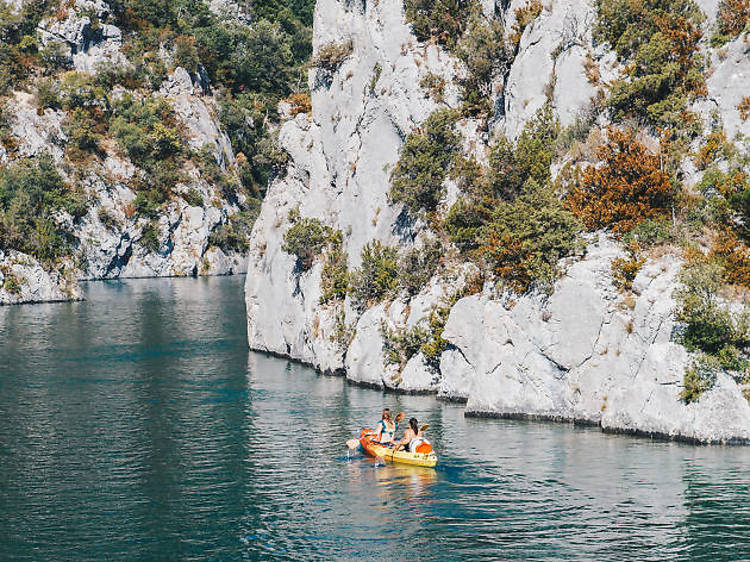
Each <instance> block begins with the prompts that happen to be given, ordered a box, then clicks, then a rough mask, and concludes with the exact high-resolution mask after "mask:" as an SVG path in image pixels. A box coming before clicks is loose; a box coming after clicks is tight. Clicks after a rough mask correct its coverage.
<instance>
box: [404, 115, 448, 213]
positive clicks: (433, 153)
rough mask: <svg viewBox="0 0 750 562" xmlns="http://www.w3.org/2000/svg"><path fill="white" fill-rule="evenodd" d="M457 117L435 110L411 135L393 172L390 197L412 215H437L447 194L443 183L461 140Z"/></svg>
mask: <svg viewBox="0 0 750 562" xmlns="http://www.w3.org/2000/svg"><path fill="white" fill-rule="evenodd" d="M455 122H456V115H455V113H454V112H453V111H451V110H448V109H443V110H438V111H435V112H434V113H433V114H432V115H430V116H429V117H428V118H427V120H426V121H425V122H424V124H423V125H422V126H421V127H419V128H417V129H416V130H415V131H413V132H412V133H410V134H409V136H408V137H407V139H406V143H405V144H404V146H403V147H402V148H401V155H400V157H399V160H398V162H397V163H396V167H395V168H394V169H393V172H392V173H391V182H392V183H391V190H390V197H391V200H392V201H393V202H394V203H403V204H404V206H405V207H406V209H408V210H409V212H411V213H414V214H418V213H420V212H424V211H426V212H427V213H431V212H434V211H435V210H436V209H437V206H438V203H439V202H440V199H441V198H442V197H443V194H444V191H445V190H444V187H443V182H444V181H445V178H446V177H447V175H448V173H449V170H450V166H451V162H452V161H453V158H454V156H455V155H456V154H457V153H458V152H459V151H460V149H461V138H460V137H459V136H458V135H457V134H456V133H455V132H453V125H454V124H455Z"/></svg>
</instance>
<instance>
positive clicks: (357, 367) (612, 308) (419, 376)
mask: <svg viewBox="0 0 750 562" xmlns="http://www.w3.org/2000/svg"><path fill="white" fill-rule="evenodd" d="M524 4H525V2H523V1H521V0H518V1H517V2H516V1H514V2H510V3H504V4H503V3H499V2H494V1H492V0H488V1H483V2H482V7H483V10H484V12H485V14H486V15H488V16H492V17H498V18H501V19H502V21H503V22H504V25H505V26H506V31H509V30H510V29H511V26H512V25H513V23H514V21H513V20H514V16H513V14H514V12H515V9H516V8H518V7H521V6H522V5H524ZM704 4H706V2H704ZM593 22H594V9H593V4H592V3H590V2H587V1H585V0H584V1H578V0H555V1H553V2H552V3H548V4H545V5H544V8H543V10H542V13H541V14H540V15H539V17H538V18H537V19H536V20H535V21H533V22H532V23H531V24H530V25H529V26H528V27H526V29H525V31H524V33H523V34H522V36H521V38H520V42H519V44H518V49H517V52H516V53H515V55H514V58H513V61H512V64H511V66H510V68H509V69H508V72H507V73H506V74H505V75H504V76H503V77H502V78H501V79H500V82H499V83H498V84H497V85H496V86H497V87H496V88H495V92H494V93H493V96H494V97H495V98H496V103H495V116H494V120H492V122H491V123H490V130H489V131H486V130H483V128H482V125H481V123H478V122H475V121H472V120H470V119H469V120H466V119H465V120H463V121H461V122H460V123H459V124H458V129H459V130H460V131H461V133H462V134H463V136H464V140H465V151H466V152H467V153H472V154H474V155H475V156H476V157H477V158H478V160H479V161H485V160H486V155H487V145H488V142H489V138H490V136H491V135H493V134H505V135H506V136H508V137H509V138H515V137H517V135H518V134H519V133H520V132H521V130H522V129H523V127H524V125H525V123H526V122H527V121H528V120H529V118H530V117H531V116H533V115H534V114H535V112H536V111H537V110H538V109H539V108H540V107H541V106H542V105H543V104H544V103H545V102H550V103H551V106H552V107H553V110H554V112H555V114H556V115H557V116H558V118H559V119H560V121H561V123H562V124H563V125H568V124H571V123H573V122H574V121H575V119H576V118H577V117H578V116H579V115H580V114H581V113H582V112H585V111H586V109H587V106H588V105H589V102H590V98H591V97H593V96H596V95H597V88H598V87H600V84H602V83H604V82H606V81H608V80H611V79H612V78H614V77H616V76H617V75H618V72H619V71H620V69H619V68H618V65H617V63H616V60H615V57H614V55H613V53H612V51H611V50H609V49H608V48H607V46H606V45H593V44H592V40H591V30H592V27H593ZM348 44H350V45H351V53H350V54H349V55H348V56H346V57H345V58H343V60H342V61H339V62H340V64H338V65H336V66H335V68H333V69H332V68H327V69H323V68H318V69H313V70H312V71H311V73H310V89H311V92H312V107H313V110H312V114H311V115H306V114H298V115H296V116H295V117H293V118H292V117H290V118H289V120H288V121H287V122H286V123H285V124H284V125H283V127H282V129H281V135H280V137H281V142H282V144H283V146H284V148H285V149H286V150H287V151H288V153H289V155H290V165H289V168H288V170H287V174H286V176H285V177H283V178H278V179H277V180H276V181H275V182H274V183H273V184H272V185H271V186H270V189H269V192H268V195H267V197H266V199H265V201H264V203H263V207H262V210H261V214H260V217H259V219H258V220H257V222H256V224H255V227H254V230H253V234H252V239H251V249H250V259H249V263H248V276H247V281H246V302H247V312H248V338H249V343H250V346H251V348H253V349H257V350H262V351H268V352H271V353H274V354H279V355H282V356H286V357H290V358H293V359H296V360H299V361H302V362H305V363H308V364H310V365H313V366H314V367H316V368H318V369H319V370H321V371H322V372H326V373H338V374H343V375H345V376H346V377H347V378H348V379H349V380H351V381H352V382H355V383H358V384H365V385H370V386H376V387H379V388H389V389H393V390H396V391H400V392H430V393H434V394H436V395H437V396H438V397H440V398H444V399H449V400H457V401H462V402H465V403H466V412H467V414H469V415H478V416H513V417H533V418H544V419H555V420H566V421H576V422H580V423H590V424H597V425H599V426H601V427H602V428H603V429H604V430H606V431H622V432H631V433H640V434H646V435H652V436H659V437H664V438H671V439H683V440H689V441H695V442H745V441H750V406H749V405H748V403H747V401H746V400H745V398H744V397H743V395H742V392H741V390H740V388H739V386H738V384H737V383H736V382H735V381H734V380H733V379H732V378H731V377H728V376H725V375H721V376H720V377H719V379H718V381H717V384H716V385H715V387H714V388H713V389H712V390H711V391H709V392H707V393H706V394H705V395H704V396H702V397H701V399H700V400H698V401H697V402H695V403H692V404H690V405H686V404H685V403H684V402H682V401H681V400H680V398H679V395H680V392H681V391H682V388H683V374H684V371H685V367H686V366H687V364H688V363H689V361H691V357H690V355H689V354H688V352H687V351H686V350H685V349H684V348H683V347H682V346H680V345H679V344H678V343H676V338H675V333H676V332H677V331H678V330H679V326H677V325H676V324H675V320H674V302H673V300H672V293H673V290H674V289H675V287H676V284H677V274H678V272H679V270H680V268H681V262H680V260H679V259H678V258H676V257H675V256H670V255H665V256H661V257H654V258H652V259H651V260H650V261H649V262H648V263H647V264H646V265H645V266H644V267H643V269H642V270H641V272H640V273H639V275H638V277H637V278H636V280H635V282H634V285H633V293H632V294H629V295H625V294H623V293H620V292H618V291H617V290H616V289H615V288H614V285H613V283H612V278H611V262H612V260H613V259H614V258H616V257H619V256H621V255H623V251H622V249H621V247H620V246H619V245H618V244H617V243H615V242H614V241H612V240H611V239H609V238H607V237H606V236H604V235H602V236H600V237H597V238H596V239H593V240H591V241H590V244H589V247H588V251H587V254H586V256H585V257H584V258H582V259H579V260H578V261H571V262H570V263H565V264H562V265H563V266H564V267H565V268H566V274H565V275H564V276H563V277H562V278H561V279H560V280H559V281H558V283H557V284H556V286H555V289H554V291H553V292H552V294H551V295H549V296H547V295H540V294H532V295H525V296H521V297H518V296H513V295H510V294H498V293H497V292H496V291H497V289H496V288H495V287H494V286H493V285H492V284H491V283H488V284H486V285H485V287H484V288H483V289H482V290H481V291H480V292H478V293H477V294H473V295H471V296H466V297H464V298H461V299H460V300H458V301H457V302H456V304H454V305H453V307H452V309H451V312H450V315H449V318H448V321H447V324H446V325H445V329H444V331H443V334H442V337H443V339H444V340H447V346H446V347H445V350H444V351H443V352H442V354H441V355H440V357H439V368H436V367H435V365H434V361H431V362H428V361H427V358H426V357H425V356H424V354H423V353H421V352H419V353H417V354H416V355H413V356H412V357H411V358H409V359H408V361H406V362H405V364H401V365H397V364H392V363H391V362H390V361H389V360H387V358H386V347H387V346H386V341H385V336H384V333H385V332H387V331H398V330H409V329H411V328H413V327H414V326H416V325H420V324H421V325H423V326H425V325H426V321H427V318H428V317H429V315H430V313H431V312H432V311H434V310H436V309H437V308H438V307H441V306H445V303H449V302H453V300H455V299H453V298H452V297H454V296H455V295H457V294H458V293H459V292H461V291H462V290H463V289H464V287H465V286H466V279H467V278H468V276H469V275H470V273H471V271H470V267H471V266H468V265H465V264H464V265H461V264H454V265H453V266H451V267H449V268H447V270H444V271H442V272H441V274H440V275H439V276H438V277H436V278H434V279H433V280H432V281H431V282H430V283H429V284H428V285H427V287H425V288H424V289H423V290H422V291H421V292H420V293H419V294H418V295H415V296H413V297H408V296H406V295H403V294H402V295H400V296H399V297H397V298H395V299H389V300H388V301H387V302H382V303H380V304H377V305H374V306H372V307H370V308H369V309H367V310H364V311H359V310H357V309H356V308H355V307H354V306H353V304H354V303H352V302H351V300H350V298H349V297H347V299H346V300H345V301H343V302H340V303H337V304H326V305H321V294H322V290H321V271H322V267H323V266H322V263H321V262H320V260H316V261H315V262H314V264H313V266H312V268H310V269H309V271H302V270H301V269H300V268H299V267H298V264H297V262H296V259H295V257H294V256H292V255H289V254H287V253H285V252H284V251H283V250H282V245H283V237H284V233H285V232H286V230H287V229H288V228H289V227H290V226H291V225H292V224H293V222H294V220H296V217H298V216H301V217H316V218H318V219H320V220H321V221H322V222H324V223H325V224H326V225H328V226H330V227H332V228H333V229H335V230H340V231H341V233H342V237H343V247H344V250H345V251H346V254H347V260H348V265H349V267H350V269H351V268H354V267H357V266H358V265H359V263H360V253H361V250H362V248H363V246H364V245H365V244H366V243H367V242H369V241H371V240H380V241H382V242H383V243H385V244H389V245H395V246H397V247H399V248H404V249H406V248H409V247H411V246H412V245H414V244H417V245H418V244H421V243H422V241H423V238H424V236H425V234H426V233H425V225H423V224H422V223H421V222H420V221H416V222H411V221H409V220H408V219H407V217H406V215H405V214H404V213H402V209H401V208H400V207H399V206H397V205H392V204H391V203H390V202H389V199H388V190H389V175H390V170H392V168H393V166H394V165H395V163H396V161H397V158H398V149H399V147H400V146H401V145H402V143H403V142H404V140H405V138H406V135H407V134H408V133H409V132H410V131H411V130H413V129H414V127H416V126H419V125H420V124H421V123H422V122H423V121H424V119H425V118H426V117H427V116H428V115H429V114H430V113H431V112H432V111H433V110H434V109H435V108H436V107H438V105H437V104H436V103H435V102H434V101H433V100H432V99H430V97H429V95H428V94H427V92H425V91H424V90H423V89H422V88H421V87H420V82H421V81H422V79H423V78H424V77H425V76H427V75H428V74H436V75H437V76H439V77H442V78H443V79H444V80H445V81H446V92H445V94H446V95H445V101H446V105H448V106H450V107H456V106H457V104H458V98H459V95H460V88H459V87H458V82H459V78H460V77H461V76H462V73H463V72H464V70H463V68H462V66H461V64H460V63H458V61H457V60H456V59H455V58H453V57H452V56H451V55H450V54H449V53H447V52H446V51H444V50H443V49H442V48H440V47H439V46H437V45H435V44H433V43H429V44H420V43H419V42H418V41H417V40H416V38H415V37H414V35H413V34H412V33H411V29H410V28H409V26H408V25H407V24H406V23H405V18H404V11H403V6H402V2H401V1H400V0H380V1H379V2H367V3H364V2H363V3H357V2H345V1H336V0H320V1H319V2H318V3H317V7H316V12H315V29H314V46H315V51H316V52H319V51H320V50H321V48H322V47H324V46H331V45H339V46H342V49H341V50H342V51H345V50H346V49H344V48H343V46H346V45H348ZM733 45H734V44H733ZM737 48H738V47H736V46H731V47H730V49H729V51H730V52H734V51H732V49H737ZM732 60H734V62H732ZM727 61H728V62H727ZM725 64H726V65H727V67H726V68H725V69H723V70H722V72H724V73H726V76H725V78H724V79H725V80H729V79H730V78H731V77H733V76H735V75H736V73H737V72H739V71H741V70H742V68H744V67H741V68H740V70H738V69H737V68H735V67H736V66H737V65H740V66H741V65H742V64H744V61H742V60H740V59H739V58H737V57H735V59H732V58H731V57H727V58H726V60H725ZM731 65H735V66H731ZM731 79H733V78H731ZM712 80H713V78H712ZM716 80H717V82H716V85H714V86H712V85H711V83H709V89H711V88H715V89H718V88H719V86H718V84H719V82H718V80H719V79H718V78H717V79H716ZM722 95H723V92H722ZM732 95H734V94H732ZM722 103H724V102H722ZM731 104H734V105H735V106H736V102H735V101H727V102H726V103H725V105H727V106H729V105H731ZM727 111H729V109H727ZM722 112H724V111H723V110H722ZM724 119H725V120H727V117H726V115H725V116H724ZM740 126H741V125H740V124H737V127H740ZM446 187H447V195H446V199H445V201H444V202H443V203H444V205H443V208H445V207H447V206H448V205H449V204H450V203H451V202H452V201H453V200H455V197H456V195H457V187H456V186H455V184H453V183H452V182H451V181H449V180H448V181H447V182H446Z"/></svg>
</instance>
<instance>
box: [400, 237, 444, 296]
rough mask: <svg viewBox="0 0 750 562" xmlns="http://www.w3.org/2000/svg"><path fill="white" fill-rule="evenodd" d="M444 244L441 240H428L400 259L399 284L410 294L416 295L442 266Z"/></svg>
mask: <svg viewBox="0 0 750 562" xmlns="http://www.w3.org/2000/svg"><path fill="white" fill-rule="evenodd" d="M443 252H444V249H443V246H442V244H441V243H440V241H439V240H428V241H427V242H425V244H424V245H423V246H422V247H419V248H417V247H415V248H411V249H410V250H408V251H407V252H406V253H404V255H403V256H402V257H401V259H400V260H399V275H398V279H399V285H400V286H401V288H402V289H404V290H405V291H406V292H407V293H408V294H409V295H416V294H417V293H418V292H419V291H421V290H422V288H423V287H424V286H425V285H426V284H427V282H428V281H429V280H430V279H431V278H432V276H433V275H434V274H435V272H436V271H437V269H438V267H439V266H440V260H441V258H442V257H443Z"/></svg>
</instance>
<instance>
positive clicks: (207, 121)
mask: <svg viewBox="0 0 750 562" xmlns="http://www.w3.org/2000/svg"><path fill="white" fill-rule="evenodd" d="M160 93H161V94H162V95H163V96H165V97H166V98H167V99H169V101H170V102H171V104H172V108H173V109H174V110H175V113H177V115H178V116H179V118H180V120H181V121H182V122H183V123H184V124H185V125H186V126H187V129H188V133H189V135H190V147H191V148H192V149H194V150H200V149H201V148H203V147H204V146H208V147H210V148H211V151H212V153H213V155H214V158H215V159H216V162H217V163H218V164H219V165H220V166H222V167H224V168H226V167H227V166H232V165H233V164H234V153H233V152H232V145H231V144H230V142H229V138H228V137H227V135H226V133H224V131H222V130H221V127H220V126H219V121H218V119H217V118H216V117H215V114H216V111H215V109H216V108H215V107H214V105H213V103H212V101H211V100H210V98H206V97H201V96H200V94H203V93H204V92H203V90H202V86H201V84H200V81H199V79H198V77H196V79H195V80H194V79H193V77H191V76H190V74H189V73H188V72H187V70H185V69H184V68H181V67H178V68H176V69H175V71H174V72H173V73H172V75H171V76H170V77H169V78H168V79H167V80H165V81H164V84H162V87H161V90H160Z"/></svg>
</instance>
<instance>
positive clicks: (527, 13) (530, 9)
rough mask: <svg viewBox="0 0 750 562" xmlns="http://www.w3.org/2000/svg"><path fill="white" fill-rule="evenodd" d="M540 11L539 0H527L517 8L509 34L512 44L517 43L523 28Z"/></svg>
mask: <svg viewBox="0 0 750 562" xmlns="http://www.w3.org/2000/svg"><path fill="white" fill-rule="evenodd" d="M541 13H542V2H541V0H528V2H526V4H525V5H524V6H521V7H520V8H517V9H516V11H515V16H516V23H514V24H513V31H512V32H511V34H510V40H511V42H512V43H513V44H514V45H518V43H519V42H520V41H521V36H522V35H523V32H524V30H525V29H526V28H527V27H528V26H529V25H530V24H531V23H532V22H533V21H534V20H535V19H536V18H537V17H539V14H541Z"/></svg>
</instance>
